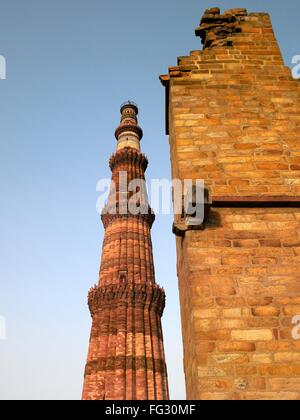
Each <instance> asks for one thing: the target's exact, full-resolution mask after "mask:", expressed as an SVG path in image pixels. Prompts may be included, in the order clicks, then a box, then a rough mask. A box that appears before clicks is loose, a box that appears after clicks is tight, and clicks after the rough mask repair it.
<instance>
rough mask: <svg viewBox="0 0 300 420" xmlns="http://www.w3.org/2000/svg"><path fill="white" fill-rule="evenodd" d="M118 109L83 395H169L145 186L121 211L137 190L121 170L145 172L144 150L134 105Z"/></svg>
mask: <svg viewBox="0 0 300 420" xmlns="http://www.w3.org/2000/svg"><path fill="white" fill-rule="evenodd" d="M121 115H122V118H121V123H120V126H119V127H118V128H117V130H116V138H117V141H118V143H117V151H116V153H115V154H114V155H113V156H112V158H111V160H110V168H111V170H112V181H113V182H114V185H115V186H116V188H115V189H114V188H112V189H111V193H110V196H109V200H108V203H107V206H106V208H105V209H104V211H103V214H102V222H103V224H104V227H105V238H104V243H103V252H102V262H101V268H100V274H99V283H98V285H97V286H96V287H95V288H93V289H91V291H90V293H89V298H88V299H89V307H90V311H91V315H92V318H93V325H92V332H91V339H90V346H89V353H88V360H87V365H86V370H85V378H84V388H83V399H84V400H103V399H105V400H167V399H168V398H169V392H168V382H167V370H166V363H165V355H164V346H163V334H162V326H161V317H162V314H163V311H164V307H165V293H164V290H163V289H161V288H160V287H159V286H158V285H157V284H156V283H155V274H154V265H153V255H152V242H151V227H152V224H153V222H154V219H155V216H154V215H153V213H152V211H151V208H150V206H149V204H148V200H147V197H146V195H145V194H144V196H143V200H142V201H143V203H140V204H142V205H143V206H144V209H145V208H146V211H143V214H131V213H130V211H129V212H127V214H123V213H124V212H123V211H121V207H122V204H123V208H124V203H126V202H127V199H128V198H130V197H132V196H133V193H127V192H124V191H123V190H121V186H120V173H123V175H124V174H126V187H127V186H128V184H129V183H130V181H132V180H135V179H139V180H144V179H145V171H146V169H147V165H148V161H147V158H146V157H145V156H144V155H143V154H142V153H141V151H140V140H141V139H142V136H143V132H142V129H141V128H140V127H139V126H138V120H137V115H138V108H137V106H136V105H135V104H132V103H130V102H129V103H126V104H124V105H123V106H122V108H121ZM114 207H115V210H116V211H115V214H112V213H113V212H112V210H113V208H114Z"/></svg>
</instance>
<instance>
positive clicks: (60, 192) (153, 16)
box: [0, 0, 300, 399]
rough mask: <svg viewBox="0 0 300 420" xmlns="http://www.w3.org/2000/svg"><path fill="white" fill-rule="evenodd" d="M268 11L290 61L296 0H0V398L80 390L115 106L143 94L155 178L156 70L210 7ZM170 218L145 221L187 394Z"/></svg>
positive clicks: (171, 353)
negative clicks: (0, 76)
mask: <svg viewBox="0 0 300 420" xmlns="http://www.w3.org/2000/svg"><path fill="white" fill-rule="evenodd" d="M213 6H220V7H221V8H222V9H225V8H231V7H248V9H249V11H252V12H263V11H266V12H270V13H271V14H272V19H273V23H274V27H275V30H276V33H277V37H278V39H279V42H280V46H281V48H282V50H283V53H284V56H285V59H286V63H287V64H290V62H291V58H292V56H293V55H295V54H300V39H299V32H298V31H299V28H298V24H299V18H300V3H299V1H298V0H286V1H284V2H279V1H274V0H260V1H254V0H251V1H250V0H249V1H242V0H236V1H225V0H223V1H216V0H215V1H201V0H189V1H179V0H152V1H150V2H147V1H140V0H139V1H138V0H127V1H121V0H110V1H102V0H84V1H83V0H51V1H49V0H47V1H46V0H27V1H24V0H0V54H2V55H4V56H5V57H6V60H7V80H6V81H1V80H0V183H1V207H0V235H1V236H0V237H1V242H0V255H1V263H0V316H1V315H2V316H5V318H6V321H7V335H8V336H7V340H6V341H0V399H17V398H18V399H27V398H30V399H79V398H80V397H81V389H82V378H83V369H84V364H85V360H86V353H87V347H88V339H89V333H90V324H91V320H90V316H89V312H88V308H87V304H86V295H87V292H88V289H89V288H90V286H91V285H93V284H94V283H96V282H97V276H98V269H99V260H100V254H101V246H102V239H103V229H102V226H101V224H100V221H99V216H98V214H97V213H96V210H95V205H96V199H97V193H96V190H95V188H96V182H97V181H98V179H99V178H101V177H110V171H109V168H108V159H109V156H110V155H111V153H112V152H113V150H114V147H115V140H114V135H113V133H114V129H115V127H116V126H117V124H118V122H119V105H120V104H121V102H123V101H124V100H127V99H132V100H134V101H136V102H137V103H138V104H139V107H140V124H141V125H142V127H143V129H144V132H145V137H144V139H143V144H142V147H143V151H144V152H145V153H146V154H147V155H148V157H149V159H150V168H149V171H148V173H147V176H148V179H150V178H163V177H167V178H169V177H170V163H169V162H170V158H169V146H168V138H167V137H166V136H165V134H164V133H165V127H164V121H165V117H164V90H163V88H162V87H161V85H160V83H159V80H158V76H159V75H160V74H162V73H165V72H166V71H167V68H168V67H169V66H172V65H176V57H177V56H180V55H188V54H189V51H190V50H194V49H200V39H198V38H196V37H195V36H194V28H195V27H196V26H197V25H198V24H199V21H200V17H201V16H202V14H203V12H204V10H205V9H206V8H208V7H213ZM171 225H172V217H171V216H170V217H168V216H159V217H158V218H157V221H156V224H155V226H154V228H153V242H154V252H155V262H156V273H157V282H158V283H160V284H161V285H162V286H164V287H165V288H166V291H167V298H168V299H167V309H166V312H165V316H164V332H165V346H166V352H167V362H168V366H169V378H170V389H171V396H172V398H184V397H185V392H184V379H183V369H182V346H181V332H180V317H179V301H178V292H177V277H176V258H175V239H174V237H173V235H172V233H171Z"/></svg>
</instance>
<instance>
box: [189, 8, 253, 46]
mask: <svg viewBox="0 0 300 420" xmlns="http://www.w3.org/2000/svg"><path fill="white" fill-rule="evenodd" d="M246 17H248V13H247V10H246V9H231V10H227V11H226V12H224V14H221V13H220V9H219V8H213V9H208V10H206V12H205V14H204V16H203V18H202V20H201V23H200V26H199V28H197V29H196V35H197V36H200V37H201V39H202V44H203V45H204V48H209V47H223V46H232V45H233V39H232V38H231V37H233V36H234V34H237V33H241V32H242V27H241V22H245V20H246Z"/></svg>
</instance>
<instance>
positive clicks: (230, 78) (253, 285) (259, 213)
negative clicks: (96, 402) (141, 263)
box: [161, 8, 300, 399]
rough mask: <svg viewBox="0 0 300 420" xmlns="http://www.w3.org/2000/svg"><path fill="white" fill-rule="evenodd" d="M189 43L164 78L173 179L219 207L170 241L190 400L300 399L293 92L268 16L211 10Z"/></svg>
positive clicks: (299, 163) (299, 115)
mask: <svg viewBox="0 0 300 420" xmlns="http://www.w3.org/2000/svg"><path fill="white" fill-rule="evenodd" d="M196 34H197V35H199V36H200V37H201V38H202V42H203V44H204V49H203V51H193V52H191V54H190V55H189V56H187V57H179V59H178V66H177V67H172V68H170V70H169V74H168V75H166V76H161V80H162V82H163V84H164V85H165V86H166V88H167V112H168V115H167V117H168V118H167V120H168V121H167V122H168V124H167V125H168V130H169V134H170V147H171V159H172V172H173V177H174V178H180V179H204V180H205V184H206V186H207V187H208V188H209V190H210V194H211V196H212V198H213V202H215V203H218V206H217V205H216V206H215V207H213V209H212V211H211V214H210V217H209V220H208V222H207V224H206V226H205V229H204V230H202V231H188V232H187V233H186V235H185V237H184V238H177V255H178V276H179V286H180V296H181V313H182V324H183V336H184V351H185V373H186V383H187V396H188V398H189V399H191V398H194V399H299V398H300V342H299V341H298V342H297V341H295V340H293V338H292V318H293V317H294V316H295V315H300V281H299V280H300V275H299V268H300V266H299V264H300V237H299V235H300V206H299V204H298V205H297V202H298V203H299V196H300V177H299V174H300V172H299V171H300V142H299V133H300V130H299V129H300V101H299V99H300V83H299V81H296V80H293V78H292V76H291V70H290V69H289V68H288V67H286V66H285V65H284V62H283V59H282V56H281V53H280V49H279V46H278V43H277V41H276V38H275V36H274V32H273V29H272V24H271V21H270V17H269V15H267V14H265V13H259V14H257V13H255V14H254V13H252V14H248V13H247V11H246V10H245V9H235V10H231V11H228V12H226V13H224V14H223V15H221V14H220V11H219V10H218V9H216V8H215V9H211V10H209V11H207V12H206V13H205V15H204V18H203V19H202V21H201V24H200V27H199V28H197V30H196ZM239 201H242V204H241V203H240V205H239V207H237V206H236V203H237V202H239ZM226 202H227V205H225V204H224V203H226ZM263 202H268V205H265V204H262V203H263ZM222 203H223V205H220V204H222ZM228 203H232V205H230V204H228ZM247 203H249V205H247ZM250 203H251V205H250ZM292 205H293V207H292Z"/></svg>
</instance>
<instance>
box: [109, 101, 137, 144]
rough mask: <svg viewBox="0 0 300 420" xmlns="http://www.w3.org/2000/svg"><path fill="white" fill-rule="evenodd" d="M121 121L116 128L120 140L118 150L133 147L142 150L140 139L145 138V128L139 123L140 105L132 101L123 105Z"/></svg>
mask: <svg viewBox="0 0 300 420" xmlns="http://www.w3.org/2000/svg"><path fill="white" fill-rule="evenodd" d="M120 112H121V115H122V117H121V122H120V125H119V127H118V128H117V129H116V132H115V136H116V139H117V140H118V145H117V150H121V149H124V148H126V147H131V148H134V149H137V150H140V141H141V140H142V138H143V130H142V129H141V127H140V126H139V125H138V118H137V116H138V113H139V109H138V106H137V105H136V104H135V103H134V102H131V101H128V102H125V103H124V104H123V105H121V110H120Z"/></svg>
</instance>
